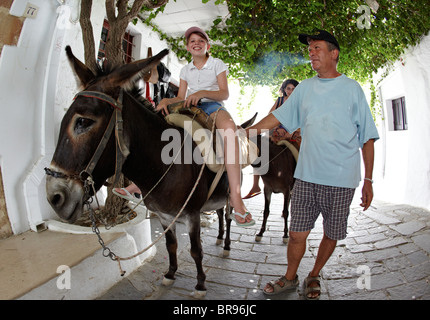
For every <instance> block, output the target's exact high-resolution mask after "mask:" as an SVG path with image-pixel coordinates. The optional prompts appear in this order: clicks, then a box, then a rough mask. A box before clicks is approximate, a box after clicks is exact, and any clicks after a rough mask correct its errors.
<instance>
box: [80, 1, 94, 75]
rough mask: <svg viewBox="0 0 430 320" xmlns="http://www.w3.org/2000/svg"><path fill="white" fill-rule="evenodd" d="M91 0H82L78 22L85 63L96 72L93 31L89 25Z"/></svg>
mask: <svg viewBox="0 0 430 320" xmlns="http://www.w3.org/2000/svg"><path fill="white" fill-rule="evenodd" d="M92 5H93V0H82V3H81V13H80V16H79V24H80V25H81V29H82V41H83V43H84V57H85V65H86V66H87V67H88V68H90V70H91V71H92V72H93V73H96V70H97V68H96V60H95V59H96V52H95V44H94V33H93V27H92V25H91V19H90V17H91V8H92Z"/></svg>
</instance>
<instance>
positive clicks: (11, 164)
mask: <svg viewBox="0 0 430 320" xmlns="http://www.w3.org/2000/svg"><path fill="white" fill-rule="evenodd" d="M79 2H80V1H79V0H66V2H65V5H64V6H60V4H59V2H58V1H57V0H49V1H48V0H32V1H31V3H32V4H34V5H36V6H38V7H39V11H38V14H37V16H36V18H33V19H32V18H27V19H26V20H25V22H24V25H23V28H22V32H21V36H20V39H19V42H18V45H17V46H16V47H13V46H5V47H4V48H3V51H2V54H1V56H0V106H1V112H2V116H1V117H0V136H1V137H2V139H0V164H1V168H2V174H3V183H4V190H5V196H6V206H7V210H8V215H9V220H10V222H11V226H12V230H13V232H14V233H15V234H18V233H22V232H24V231H27V230H29V229H30V228H31V229H33V230H37V227H38V226H39V225H40V224H41V223H43V221H44V220H47V219H51V218H56V215H55V213H54V212H53V210H52V209H51V208H50V206H49V204H48V202H47V201H46V194H45V174H44V171H43V168H44V167H47V166H49V163H50V161H51V158H52V155H53V153H54V150H55V144H56V142H57V139H58V133H59V127H60V122H61V119H62V117H63V115H64V113H65V110H66V109H67V107H68V106H69V105H70V103H71V101H72V98H73V96H74V95H75V94H76V92H77V86H76V81H75V77H74V75H73V73H72V70H71V68H70V66H69V63H68V61H67V58H66V55H65V51H64V48H65V46H66V45H70V46H71V47H72V50H73V53H74V54H75V56H76V57H78V58H79V59H81V60H83V56H84V55H83V43H82V34H81V29H80V26H79V22H78V17H79ZM104 3H105V1H104V0H94V1H93V8H92V13H93V14H92V17H91V20H92V23H93V28H94V38H95V43H96V47H97V48H98V43H99V40H100V34H101V30H102V26H103V20H104V15H105V7H104ZM26 4H27V0H15V1H14V2H13V5H12V7H11V10H10V14H12V15H16V16H21V15H22V14H23V12H24V9H25V6H26ZM131 28H132V29H133V32H134V33H137V34H139V33H140V34H141V37H140V43H139V46H141V48H140V54H141V55H142V53H143V56H141V57H136V58H144V57H146V48H147V46H149V45H150V46H152V48H153V53H154V54H155V53H157V52H158V51H160V50H162V49H164V48H167V44H166V43H165V42H163V41H160V39H159V37H158V35H156V34H154V33H153V32H152V31H151V28H147V27H145V26H143V25H142V24H141V23H138V25H137V26H131ZM138 38H139V37H138ZM136 53H139V51H138V50H136ZM163 62H164V63H165V64H166V65H167V67H168V68H169V69H170V70H171V72H172V76H173V77H175V78H176V79H178V77H179V69H180V67H181V64H180V62H179V61H178V59H177V58H176V56H175V55H174V53H170V54H169V56H168V58H165V59H164V60H163Z"/></svg>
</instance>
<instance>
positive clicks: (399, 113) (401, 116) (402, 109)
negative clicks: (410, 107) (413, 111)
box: [392, 97, 408, 131]
mask: <svg viewBox="0 0 430 320" xmlns="http://www.w3.org/2000/svg"><path fill="white" fill-rule="evenodd" d="M392 104H393V121H394V130H395V131H396V130H408V120H407V117H406V105H405V97H401V98H398V99H394V100H392Z"/></svg>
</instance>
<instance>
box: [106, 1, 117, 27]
mask: <svg viewBox="0 0 430 320" xmlns="http://www.w3.org/2000/svg"><path fill="white" fill-rule="evenodd" d="M106 16H107V18H108V21H109V22H110V23H112V22H114V21H115V20H116V15H115V0H106Z"/></svg>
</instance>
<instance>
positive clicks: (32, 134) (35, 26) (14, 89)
mask: <svg viewBox="0 0 430 320" xmlns="http://www.w3.org/2000/svg"><path fill="white" fill-rule="evenodd" d="M31 3H32V4H33V5H35V6H36V7H37V14H36V15H35V16H34V17H27V18H25V21H24V23H23V27H22V31H21V34H20V36H19V41H18V43H17V45H14V46H12V45H9V46H8V45H5V46H4V47H3V49H2V52H1V55H0V106H1V112H2V116H1V117H0V136H1V137H2V138H1V140H0V167H1V173H2V179H3V188H4V196H5V202H6V208H7V216H8V221H9V223H10V226H11V227H12V232H13V233H14V234H19V233H22V232H25V231H27V230H29V229H31V230H34V231H37V230H38V228H40V226H41V225H43V223H44V221H46V220H47V219H56V215H55V213H54V211H53V210H52V209H51V207H50V206H49V204H48V202H47V201H46V194H45V173H44V170H43V169H44V168H45V167H48V166H49V164H50V161H51V158H52V155H53V152H54V150H55V145H56V141H57V137H58V133H59V127H60V122H61V119H62V117H63V115H64V113H65V110H66V109H67V108H68V106H69V105H70V103H71V100H72V98H73V96H74V95H75V93H76V92H77V90H78V88H77V85H76V81H75V78H74V75H73V73H72V70H71V68H70V66H69V64H68V61H67V58H66V55H65V51H64V48H65V46H66V45H70V46H71V47H72V49H73V52H74V54H75V56H77V57H78V58H79V59H81V60H83V56H84V54H83V42H82V32H81V28H80V25H79V22H78V20H79V3H80V1H79V0H65V1H57V0H49V1H46V0H32V1H31ZM104 3H105V1H104V0H94V1H93V9H92V12H93V14H92V17H91V20H92V24H93V29H94V30H93V31H94V40H95V43H96V47H97V44H98V43H99V41H100V37H101V32H102V27H103V22H104V19H105V12H106V10H105V7H104ZM27 4H28V1H26V0H15V1H13V3H12V5H11V7H10V11H9V14H10V15H13V16H16V17H22V16H23V15H24V14H25V13H26V11H28V8H27ZM128 31H129V32H130V34H132V35H133V36H134V47H133V52H132V56H133V57H134V58H135V59H140V58H145V57H146V55H147V49H148V47H151V48H152V52H153V53H154V54H156V53H158V52H159V51H161V50H162V49H164V48H167V43H166V42H165V41H162V40H160V38H159V36H158V35H157V34H156V33H155V32H153V31H152V30H151V28H149V27H146V26H145V25H143V24H142V23H141V22H138V23H137V25H132V24H131V25H130V26H129V30H128ZM163 62H164V63H165V64H166V66H167V67H168V69H169V70H170V71H171V73H172V78H173V80H176V81H177V80H178V76H179V71H180V69H181V67H182V65H183V64H182V63H181V62H180V61H179V60H178V59H177V57H176V56H175V54H174V53H172V52H171V53H170V54H169V56H168V57H166V58H164V59H163ZM381 74H382V71H381ZM377 89H378V91H379V92H380V96H381V101H382V112H383V116H382V117H379V118H378V121H377V122H378V123H377V124H378V130H379V132H380V136H381V139H380V141H378V142H377V143H376V158H375V169H374V180H375V184H374V189H375V197H376V198H378V199H382V200H387V201H392V202H395V203H406V204H410V205H414V206H418V207H423V208H426V209H430V147H429V143H430V126H429V123H430V35H427V36H425V37H424V38H423V40H422V41H421V43H420V44H419V45H418V46H416V47H414V48H410V49H408V50H407V51H406V52H405V54H404V56H403V59H402V61H399V62H397V63H396V64H395V68H394V70H393V71H391V72H390V73H389V75H388V76H387V77H385V78H384V79H383V80H382V81H381V82H380V83H379V84H378V87H377ZM393 104H394V105H395V107H394V109H393ZM399 105H400V107H399ZM393 110H395V111H393ZM399 110H400V111H402V112H403V113H405V114H406V118H405V119H403V120H404V121H403V125H405V120H406V125H407V126H406V128H405V127H403V128H402V129H399V127H398V125H399V124H398V123H396V124H395V123H394V120H396V121H397V122H398V120H399ZM404 110H405V111H404ZM402 117H403V116H402ZM394 118H395V119H394ZM396 126H397V127H396ZM0 221H1V220H0Z"/></svg>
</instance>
